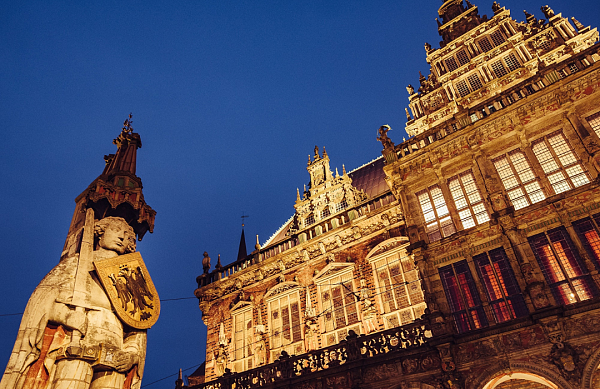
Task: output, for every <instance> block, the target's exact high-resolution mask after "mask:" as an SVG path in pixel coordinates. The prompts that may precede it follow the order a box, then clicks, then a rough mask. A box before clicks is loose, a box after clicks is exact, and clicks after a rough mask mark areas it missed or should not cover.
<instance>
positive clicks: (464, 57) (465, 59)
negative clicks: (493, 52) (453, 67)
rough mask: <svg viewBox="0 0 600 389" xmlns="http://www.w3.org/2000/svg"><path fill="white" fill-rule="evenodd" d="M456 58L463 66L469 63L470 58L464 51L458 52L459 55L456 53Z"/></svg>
mask: <svg viewBox="0 0 600 389" xmlns="http://www.w3.org/2000/svg"><path fill="white" fill-rule="evenodd" d="M456 58H457V59H458V63H460V64H461V65H466V64H468V63H469V56H468V55H467V53H466V52H465V51H464V50H460V51H458V53H456Z"/></svg>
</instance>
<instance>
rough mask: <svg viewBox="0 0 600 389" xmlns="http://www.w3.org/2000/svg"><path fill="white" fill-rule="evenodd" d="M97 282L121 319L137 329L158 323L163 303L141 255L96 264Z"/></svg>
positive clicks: (105, 260) (124, 256) (95, 262)
mask: <svg viewBox="0 0 600 389" xmlns="http://www.w3.org/2000/svg"><path fill="white" fill-rule="evenodd" d="M94 267H95V268H96V272H97V273H98V278H100V282H101V283H102V286H103V287H104V290H106V293H107V295H108V297H109V298H110V302H111V304H112V306H113V308H114V310H115V312H116V314H117V316H119V318H120V319H121V320H122V321H123V322H124V323H126V324H127V325H128V326H130V327H133V328H137V329H147V328H150V327H152V326H153V325H154V323H156V320H158V315H159V314H160V299H159V297H158V293H157V292H156V288H155V287H154V283H153V282H152V279H151V278H150V274H149V273H148V269H146V265H145V264H144V261H143V260H142V256H141V255H140V253H138V252H135V253H131V254H125V255H120V256H118V257H115V258H108V259H102V260H98V261H94Z"/></svg>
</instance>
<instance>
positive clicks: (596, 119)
mask: <svg viewBox="0 0 600 389" xmlns="http://www.w3.org/2000/svg"><path fill="white" fill-rule="evenodd" d="M585 121H586V122H587V123H588V125H589V126H590V128H591V129H592V131H594V133H595V134H596V135H597V136H598V137H599V138H600V111H598V112H595V113H593V114H591V115H589V116H586V117H585Z"/></svg>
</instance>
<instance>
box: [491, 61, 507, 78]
mask: <svg viewBox="0 0 600 389" xmlns="http://www.w3.org/2000/svg"><path fill="white" fill-rule="evenodd" d="M492 70H493V71H494V74H495V75H496V77H497V78H500V77H503V76H506V75H507V74H508V72H507V71H506V68H505V67H504V65H503V64H502V61H500V60H498V61H496V62H492Z"/></svg>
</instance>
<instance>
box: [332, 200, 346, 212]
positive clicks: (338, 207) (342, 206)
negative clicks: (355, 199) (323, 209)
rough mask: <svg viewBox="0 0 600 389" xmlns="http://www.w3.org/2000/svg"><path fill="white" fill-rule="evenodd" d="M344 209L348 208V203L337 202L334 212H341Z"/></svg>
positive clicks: (343, 201) (344, 201)
mask: <svg viewBox="0 0 600 389" xmlns="http://www.w3.org/2000/svg"><path fill="white" fill-rule="evenodd" d="M346 208H348V203H347V202H346V200H342V201H341V202H339V203H337V204H336V205H335V211H336V212H340V211H343V210H344V209H346Z"/></svg>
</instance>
